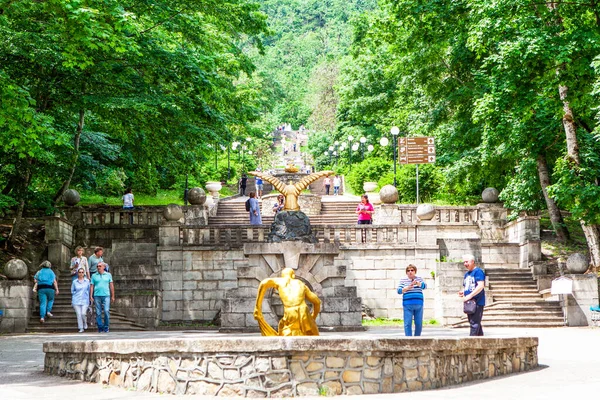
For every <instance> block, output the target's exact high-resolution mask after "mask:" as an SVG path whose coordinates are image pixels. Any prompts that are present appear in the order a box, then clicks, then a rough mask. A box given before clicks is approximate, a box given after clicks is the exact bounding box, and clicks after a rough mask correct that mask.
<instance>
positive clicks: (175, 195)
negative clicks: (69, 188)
mask: <svg viewBox="0 0 600 400" xmlns="http://www.w3.org/2000/svg"><path fill="white" fill-rule="evenodd" d="M134 196H135V201H134V203H133V204H134V205H135V206H164V205H167V204H171V203H175V204H179V205H183V193H182V192H180V191H178V190H161V191H159V192H158V193H156V195H151V194H144V193H140V194H136V193H134ZM79 205H82V206H90V205H103V206H122V205H123V200H122V196H102V195H100V194H97V193H89V192H87V193H86V192H83V193H81V202H80V203H79Z"/></svg>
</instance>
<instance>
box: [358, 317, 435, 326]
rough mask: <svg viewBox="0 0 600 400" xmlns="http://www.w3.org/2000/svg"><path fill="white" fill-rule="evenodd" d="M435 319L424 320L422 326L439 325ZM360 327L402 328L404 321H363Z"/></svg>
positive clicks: (381, 319) (379, 319) (384, 319)
mask: <svg viewBox="0 0 600 400" xmlns="http://www.w3.org/2000/svg"><path fill="white" fill-rule="evenodd" d="M439 324H440V323H439V322H438V321H437V320H435V319H430V320H424V321H423V325H434V326H435V325H439ZM362 326H404V320H402V319H399V318H374V319H363V320H362Z"/></svg>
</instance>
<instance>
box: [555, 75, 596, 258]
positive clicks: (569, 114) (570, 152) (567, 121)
mask: <svg viewBox="0 0 600 400" xmlns="http://www.w3.org/2000/svg"><path fill="white" fill-rule="evenodd" d="M558 93H559V94H560V99H561V101H562V102H563V112H564V114H563V126H564V128H565V134H566V137H567V157H568V158H569V159H570V160H571V161H572V162H573V164H574V165H575V166H574V168H577V169H578V168H579V166H580V164H581V160H580V158H579V144H578V142H577V134H576V133H577V129H576V125H575V121H574V120H573V110H572V109H571V105H570V104H569V102H568V101H567V96H568V94H569V88H568V87H567V86H564V85H561V86H559V88H558ZM579 223H580V224H581V227H582V228H583V233H584V235H585V240H586V242H587V245H588V249H589V252H590V263H591V265H592V270H597V269H598V267H599V266H600V229H599V228H600V227H599V226H598V225H596V224H587V223H586V222H585V221H583V220H580V221H579Z"/></svg>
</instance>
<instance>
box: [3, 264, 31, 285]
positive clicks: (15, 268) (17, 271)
mask: <svg viewBox="0 0 600 400" xmlns="http://www.w3.org/2000/svg"><path fill="white" fill-rule="evenodd" d="M4 274H5V275H6V277H7V278H8V279H15V280H17V279H19V280H20V279H25V277H26V276H27V264H25V261H23V260H18V259H13V260H10V261H9V262H7V263H6V265H5V266H4Z"/></svg>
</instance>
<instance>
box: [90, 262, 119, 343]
mask: <svg viewBox="0 0 600 400" xmlns="http://www.w3.org/2000/svg"><path fill="white" fill-rule="evenodd" d="M105 268H106V264H104V263H103V262H101V263H98V272H97V273H96V274H94V275H92V282H91V285H90V303H91V304H94V302H95V303H96V323H97V324H98V332H100V333H102V332H107V333H108V331H109V325H110V302H111V301H112V302H114V301H115V286H114V284H113V279H112V275H111V274H110V272H105V271H104V269H105ZM102 317H104V323H103V322H102Z"/></svg>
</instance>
